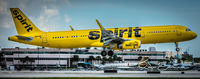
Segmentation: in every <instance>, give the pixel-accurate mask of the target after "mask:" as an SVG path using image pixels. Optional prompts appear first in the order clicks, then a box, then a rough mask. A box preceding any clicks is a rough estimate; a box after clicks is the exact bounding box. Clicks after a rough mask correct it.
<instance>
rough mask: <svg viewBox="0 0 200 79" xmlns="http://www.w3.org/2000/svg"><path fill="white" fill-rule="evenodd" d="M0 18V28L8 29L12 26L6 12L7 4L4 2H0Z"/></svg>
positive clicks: (8, 14)
mask: <svg viewBox="0 0 200 79" xmlns="http://www.w3.org/2000/svg"><path fill="white" fill-rule="evenodd" d="M0 17H1V19H0V24H1V26H0V27H2V28H4V29H9V28H10V27H11V25H12V19H11V16H10V13H9V10H8V3H7V2H5V1H0Z"/></svg>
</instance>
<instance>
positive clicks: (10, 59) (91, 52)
mask: <svg viewBox="0 0 200 79" xmlns="http://www.w3.org/2000/svg"><path fill="white" fill-rule="evenodd" d="M0 53H1V55H2V56H1V61H2V62H1V66H5V67H6V68H9V67H10V66H15V67H17V68H19V67H22V66H23V67H43V68H57V67H62V68H67V67H74V65H76V64H77V62H90V59H91V56H92V57H93V58H97V56H100V58H101V59H103V57H102V56H101V50H98V49H81V50H80V49H41V48H37V49H29V48H2V50H1V51H0ZM114 55H117V57H120V58H121V59H122V60H119V61H121V62H139V61H140V59H139V58H141V57H142V56H149V58H150V60H151V62H154V63H158V62H160V61H164V60H165V58H166V57H165V56H166V52H163V51H146V50H144V51H140V50H137V51H136V50H126V51H114ZM75 56H76V57H78V60H77V61H76V59H75V58H76V57H75ZM108 58H109V56H107V59H108ZM117 61H118V60H115V61H114V62H117ZM101 62H102V61H99V60H94V61H93V62H92V64H100V63H101Z"/></svg>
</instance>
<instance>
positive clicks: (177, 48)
mask: <svg viewBox="0 0 200 79" xmlns="http://www.w3.org/2000/svg"><path fill="white" fill-rule="evenodd" d="M175 45H176V52H179V51H180V48H179V47H178V42H175Z"/></svg>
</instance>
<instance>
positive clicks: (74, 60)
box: [72, 55, 79, 67]
mask: <svg viewBox="0 0 200 79" xmlns="http://www.w3.org/2000/svg"><path fill="white" fill-rule="evenodd" d="M72 61H73V62H75V63H76V67H77V64H78V61H79V56H78V55H74V56H73V58H72Z"/></svg>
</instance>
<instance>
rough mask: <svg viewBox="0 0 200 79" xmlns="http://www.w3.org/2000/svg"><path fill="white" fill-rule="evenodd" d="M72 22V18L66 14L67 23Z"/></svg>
mask: <svg viewBox="0 0 200 79" xmlns="http://www.w3.org/2000/svg"><path fill="white" fill-rule="evenodd" d="M70 21H71V18H70V17H69V16H68V15H67V14H65V22H66V23H67V24H68V23H69V22H70Z"/></svg>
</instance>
